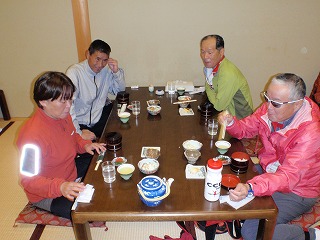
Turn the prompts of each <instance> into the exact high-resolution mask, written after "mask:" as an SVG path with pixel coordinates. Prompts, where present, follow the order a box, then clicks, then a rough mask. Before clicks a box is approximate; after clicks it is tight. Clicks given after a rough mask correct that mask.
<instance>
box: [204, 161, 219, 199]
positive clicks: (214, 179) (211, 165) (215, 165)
mask: <svg viewBox="0 0 320 240" xmlns="http://www.w3.org/2000/svg"><path fill="white" fill-rule="evenodd" d="M221 172H222V161H220V160H218V159H209V160H208V162H207V175H206V180H205V186H204V197H205V199H207V200H208V201H210V202H213V201H217V200H219V197H220V190H221V178H222V174H221Z"/></svg>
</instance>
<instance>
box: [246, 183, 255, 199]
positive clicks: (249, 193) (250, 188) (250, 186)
mask: <svg viewBox="0 0 320 240" xmlns="http://www.w3.org/2000/svg"><path fill="white" fill-rule="evenodd" d="M247 184H248V185H249V190H248V195H247V197H253V196H254V191H253V189H252V185H251V183H247Z"/></svg>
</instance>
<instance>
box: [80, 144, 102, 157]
mask: <svg viewBox="0 0 320 240" xmlns="http://www.w3.org/2000/svg"><path fill="white" fill-rule="evenodd" d="M105 146H106V144H105V143H90V144H86V145H85V146H84V148H85V149H86V152H87V153H90V154H91V155H93V154H94V152H93V150H96V151H97V153H98V154H100V153H102V152H104V151H106V148H105Z"/></svg>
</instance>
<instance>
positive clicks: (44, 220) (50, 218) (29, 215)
mask: <svg viewBox="0 0 320 240" xmlns="http://www.w3.org/2000/svg"><path fill="white" fill-rule="evenodd" d="M16 223H32V224H43V225H55V226H67V227H72V222H71V221H70V220H69V219H66V218H63V217H58V216H55V215H53V214H52V213H50V212H47V211H45V210H42V209H39V208H36V207H34V206H32V204H31V203H28V204H27V205H26V206H25V207H24V209H23V210H22V211H21V212H20V214H19V216H18V217H17V219H16V220H15V225H16ZM90 227H105V222H91V223H90Z"/></svg>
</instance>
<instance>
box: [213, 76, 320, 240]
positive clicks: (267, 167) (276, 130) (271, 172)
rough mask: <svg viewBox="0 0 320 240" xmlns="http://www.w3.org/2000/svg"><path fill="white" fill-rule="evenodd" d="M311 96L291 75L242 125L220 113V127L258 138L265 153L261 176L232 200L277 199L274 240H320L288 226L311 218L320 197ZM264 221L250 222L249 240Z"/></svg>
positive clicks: (280, 79)
mask: <svg viewBox="0 0 320 240" xmlns="http://www.w3.org/2000/svg"><path fill="white" fill-rule="evenodd" d="M305 95H306V86H305V83H304V81H303V80H302V79H301V78H300V77H298V76H296V75H294V74H291V73H284V74H278V75H276V76H274V77H273V78H272V80H271V82H270V84H269V86H268V88H267V91H266V92H264V93H263V97H264V98H265V100H266V103H264V104H263V105H262V106H261V107H259V108H258V109H257V110H256V111H255V112H254V113H253V114H252V115H251V116H248V117H246V118H244V119H242V120H238V119H236V118H235V117H232V116H230V115H226V114H223V113H221V114H220V115H219V117H218V118H219V122H221V123H222V122H226V123H227V131H228V133H229V134H231V135H232V136H234V137H236V138H239V139H241V138H251V137H254V136H256V135H258V136H259V138H260V140H261V141H262V144H263V147H262V149H261V150H260V151H259V153H258V157H259V159H260V165H259V167H260V172H261V173H262V174H261V175H258V176H256V177H254V178H253V179H251V180H249V181H248V182H247V183H245V184H243V183H240V184H238V185H237V187H236V188H235V189H234V190H230V199H231V200H234V201H240V200H242V199H244V198H245V197H246V196H247V195H248V192H249V190H251V191H252V192H253V194H254V195H255V196H266V195H268V196H272V197H273V199H274V201H275V203H276V205H277V207H278V210H279V213H278V218H277V225H276V228H275V232H274V236H273V239H281V240H284V239H305V236H307V237H310V238H309V239H318V238H316V237H320V230H319V229H315V228H310V229H309V231H307V232H304V231H303V229H302V228H301V227H300V226H298V225H291V224H288V223H289V222H290V221H291V220H293V219H294V218H296V217H297V216H299V215H301V214H303V213H305V212H307V211H308V210H309V209H310V208H311V207H312V206H313V205H314V204H315V202H316V201H317V198H318V197H319V196H320V174H319V172H320V141H319V136H320V122H319V120H320V111H319V107H318V106H317V105H316V104H315V103H314V102H313V101H311V100H310V99H309V98H308V97H306V96H305ZM258 224H259V221H258V220H257V219H252V220H246V221H245V223H244V225H243V228H242V235H243V237H244V239H256V234H257V229H258ZM306 239H308V238H306Z"/></svg>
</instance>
